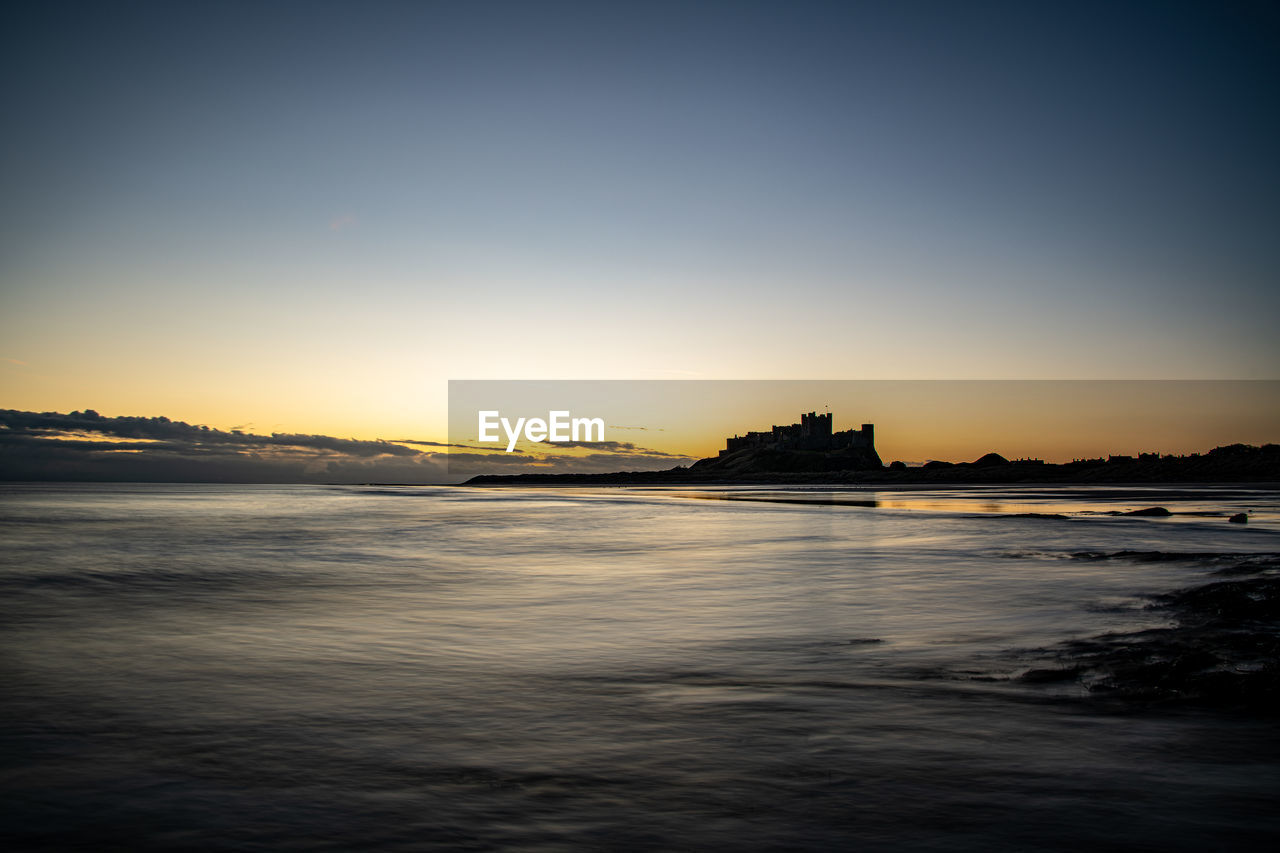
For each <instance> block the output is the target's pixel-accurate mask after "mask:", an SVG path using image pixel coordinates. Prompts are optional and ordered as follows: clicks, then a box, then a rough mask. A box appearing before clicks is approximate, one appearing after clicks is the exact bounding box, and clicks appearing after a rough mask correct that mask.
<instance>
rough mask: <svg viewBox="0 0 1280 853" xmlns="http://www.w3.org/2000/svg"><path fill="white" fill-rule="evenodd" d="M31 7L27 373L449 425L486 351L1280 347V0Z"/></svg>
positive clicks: (257, 405)
mask: <svg viewBox="0 0 1280 853" xmlns="http://www.w3.org/2000/svg"><path fill="white" fill-rule="evenodd" d="M6 15H7V17H6V26H5V28H4V30H3V32H2V33H0V39H2V40H3V44H2V45H0V48H2V49H0V68H2V70H3V73H2V74H0V86H2V87H3V88H2V89H0V92H2V93H3V95H2V97H3V111H4V116H5V126H6V132H5V133H4V134H3V135H2V136H0V186H3V187H4V196H3V198H4V203H3V205H0V406H3V407H6V408H10V409H14V410H26V411H36V412H42V411H57V412H70V411H72V410H84V409H90V408H91V409H94V410H96V411H98V412H100V413H102V414H103V415H104V416H108V417H112V416H147V417H153V416H166V417H170V418H173V419H175V420H179V421H184V422H188V423H191V424H203V425H210V426H212V427H214V428H216V429H220V430H231V429H236V428H239V429H242V430H245V431H248V432H253V433H256V434H264V435H267V434H270V433H273V432H282V433H290V434H294V433H297V434H308V435H312V434H315V435H319V434H323V435H331V436H342V437H348V438H351V439H355V440H359V441H375V440H377V439H391V438H420V439H423V440H433V441H444V440H445V438H446V436H447V433H448V417H447V383H448V380H450V379H571V378H575V379H581V378H594V379H953V378H960V379H976V378H990V379H1004V378H1016V379H1061V378H1083V379H1116V378H1142V379H1207V378H1232V379H1259V378H1267V379H1275V378H1280V371H1278V370H1277V367H1278V366H1280V358H1278V356H1280V343H1277V341H1278V340H1280V338H1278V336H1277V335H1276V334H1275V332H1274V326H1275V318H1276V317H1277V316H1280V311H1278V310H1277V309H1280V288H1277V287H1276V286H1275V283H1276V282H1277V280H1280V240H1276V239H1275V235H1276V234H1277V233H1280V227H1278V226H1280V211H1278V209H1277V204H1278V203H1280V202H1278V200H1280V158H1277V157H1276V156H1275V152H1277V151H1280V110H1277V109H1276V108H1275V106H1276V103H1277V97H1276V96H1277V93H1278V92H1280V13H1277V11H1276V8H1275V6H1274V5H1273V4H1267V3H1261V2H1259V3H1251V2H1221V3H1179V2H1160V3H1141V2H1131V3H1129V2H1126V3H1116V2H1099V3H1091V2H1073V3H1013V2H1010V3H981V2H973V3H947V2H938V3H926V2H897V3H856V2H840V3H818V2H803V0H801V2H787V3H783V2H773V3H747V2H735V3H664V2H645V3H560V2H523V3H502V2H482V3H462V2H455V3H431V2H418V3H389V2H365V3H354V2H306V3H279V2H276V3H272V2H265V3H258V2H255V3H248V2H245V3H238V2H222V3H130V2H118V3H62V2H49V3H28V4H21V5H11V6H10V7H9V8H8V10H7V12H6ZM853 417H855V418H856V416H853ZM748 426H750V425H748ZM909 451H910V448H907V449H906V450H904V452H906V453H908V455H909Z"/></svg>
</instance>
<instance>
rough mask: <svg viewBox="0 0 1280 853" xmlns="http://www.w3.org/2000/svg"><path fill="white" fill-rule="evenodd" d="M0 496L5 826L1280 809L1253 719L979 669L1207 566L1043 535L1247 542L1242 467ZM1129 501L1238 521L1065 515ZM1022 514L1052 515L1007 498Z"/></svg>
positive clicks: (1124, 827)
mask: <svg viewBox="0 0 1280 853" xmlns="http://www.w3.org/2000/svg"><path fill="white" fill-rule="evenodd" d="M0 495H2V500H0V512H2V527H0V542H2V543H3V545H4V549H3V564H2V565H0V596H2V599H3V625H2V627H0V643H2V646H0V652H2V654H3V657H2V658H0V667H2V670H0V678H2V682H0V684H2V687H0V689H2V690H3V704H2V705H0V739H2V740H0V744H2V753H0V758H2V760H3V775H2V777H0V778H2V779H3V788H2V790H0V794H2V795H3V802H4V805H3V807H0V813H2V814H3V819H2V820H3V824H2V825H0V829H2V830H3V833H4V834H5V835H7V836H8V837H9V838H10V840H11V841H12V842H16V844H17V846H19V847H36V846H40V845H48V846H52V847H61V848H75V847H77V846H80V847H83V848H84V849H94V850H104V849H120V850H147V849H172V848H193V847H195V848H207V849H228V850H232V849H234V850H258V849H280V848H284V849H297V850H311V849H363V850H419V849H430V848H441V849H463V850H488V849H498V848H518V849H524V850H564V849H645V850H649V849H651V850H678V849H684V850H691V849H692V850H711V849H738V850H780V849H811V850H832V849H860V850H861V849H865V850H878V849H886V850H887V849H895V850H897V849H918V850H955V849H972V850H990V849H1001V848H1003V849H1027V848H1028V847H1036V848H1041V849H1062V850H1068V849H1071V850H1075V849H1079V848H1081V847H1082V846H1084V845H1091V846H1103V847H1112V848H1126V847H1130V848H1144V849H1164V850H1170V849H1174V850H1201V849H1206V848H1212V849H1232V848H1237V849H1248V848H1251V847H1258V846H1263V845H1264V844H1265V842H1266V840H1267V839H1268V838H1270V839H1271V840H1273V841H1274V840H1275V839H1276V838H1277V837H1280V820H1278V819H1277V817H1276V807H1275V805H1274V804H1275V803H1276V802H1278V801H1280V733H1278V732H1277V730H1276V727H1275V725H1274V721H1269V720H1264V719H1259V718H1257V717H1250V716H1246V715H1241V714H1232V713H1225V712H1212V711H1202V710H1185V709H1184V710H1160V711H1157V710H1139V709H1134V710H1123V709H1116V708H1114V707H1109V706H1104V705H1102V704H1101V703H1099V702H1098V701H1096V700H1092V699H1090V698H1089V697H1088V696H1087V695H1085V694H1084V693H1083V688H1080V687H1079V686H1077V685H1072V684H1067V685H1062V684H1058V685H1047V686H1042V685H1029V684H1025V683H1021V682H1017V681H1011V680H1010V678H1011V677H1014V676H1017V675H1018V674H1020V673H1021V672H1023V671H1025V670H1027V669H1028V668H1030V667H1034V666H1044V665H1046V661H1047V660H1048V659H1049V658H1048V657H1047V655H1046V653H1044V652H1038V651H1036V650H1037V649H1043V648H1044V647H1046V646H1051V645H1052V644H1054V643H1057V642H1060V641H1062V640H1065V639H1069V638H1073V637H1087V636H1092V635H1094V634H1098V633H1101V632H1104V631H1108V630H1128V629H1133V628H1137V627H1143V626H1151V625H1158V624H1161V622H1160V618H1161V617H1160V616H1159V614H1158V613H1153V612H1151V611H1144V610H1143V609H1142V606H1143V604H1144V603H1145V601H1146V599H1144V598H1142V596H1143V595H1144V594H1147V593H1155V592H1161V591H1166V590H1169V589H1172V588H1175V587H1179V586H1185V585H1188V584H1192V583H1196V582H1200V581H1204V580H1208V579H1209V572H1210V571H1211V569H1212V565H1210V564H1206V562H1205V561H1201V560H1174V561H1167V562H1155V563H1152V562H1146V563H1140V562H1129V561H1125V560H1108V561H1105V562H1092V561H1085V560H1078V559H1071V558H1070V557H1069V555H1070V554H1071V553H1072V552H1078V551H1084V550H1093V551H1119V550H1123V549H1138V550H1152V551H1155V550H1160V551H1169V552H1197V551H1199V552H1254V551H1270V552H1274V551H1280V541H1278V539H1280V537H1278V531H1280V514H1278V513H1280V496H1277V494H1276V493H1274V492H1250V491H1247V490H1239V489H1231V490H1225V491H1221V492H1213V493H1211V494H1191V495H1185V494H1184V495H1171V494H1168V493H1164V492H1161V491H1159V490H1153V491H1152V492H1151V493H1150V494H1146V495H1142V496H1141V497H1138V498H1133V497H1124V496H1117V495H1115V494H1114V493H1111V492H1109V491H1107V490H1089V489H1053V490H1044V491H1035V490H1016V491H1009V490H984V489H970V490H966V491H955V492H947V491H937V490H934V491H920V492H904V491H897V492H888V491H879V492H856V493H850V492H846V493H831V492H824V491H822V490H813V489H808V490H797V491H791V492H779V491H777V490H763V491H752V490H725V491H712V492H709V491H707V490H690V491H688V492H680V491H645V490H598V491H588V490H583V491H549V490H548V491H534V490H464V489H457V488H455V489H448V488H425V489H404V488H401V489H396V488H362V487H262V486H256V487H255V486H163V485H162V486H155V485H147V486H118V485H106V486H7V487H4V488H3V491H2V492H0ZM726 497H751V498H755V500H750V501H744V500H725V499H724V498H726ZM796 500H804V501H813V502H803V503H797V502H794V501H796ZM831 500H836V501H839V502H837V503H824V502H823V501H831ZM859 502H863V503H867V502H875V503H877V506H874V507H872V506H865V505H861V506H860V505H857V503H859ZM1152 504H1161V505H1164V506H1168V507H1169V508H1170V509H1175V510H1178V511H1180V512H1187V513H1196V512H1204V513H1208V512H1223V511H1227V512H1235V511H1238V510H1240V509H1250V510H1252V511H1253V512H1254V513H1255V515H1254V517H1253V519H1252V520H1251V523H1250V524H1249V525H1246V526H1240V525H1233V524H1228V523H1227V522H1226V520H1225V516H1221V515H1192V514H1188V515H1176V516H1175V517H1173V518H1169V519H1149V518H1114V517H1109V516H1105V515H1101V514H1098V513H1102V512H1105V511H1107V510H1113V509H1121V510H1128V509H1136V508H1140V507H1143V506H1150V505H1152ZM1026 511H1036V512H1063V513H1068V514H1070V516H1069V517H1068V518H1066V519H1052V518H1017V517H1009V516H1008V515H1007V514H1008V513H1018V512H1026ZM11 846H12V845H11Z"/></svg>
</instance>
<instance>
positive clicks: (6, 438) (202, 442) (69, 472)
mask: <svg viewBox="0 0 1280 853" xmlns="http://www.w3.org/2000/svg"><path fill="white" fill-rule="evenodd" d="M605 444H606V445H608V446H602V447H600V448H599V449H601V450H602V451H608V452H600V453H593V454H588V455H585V456H576V457H572V458H569V457H564V458H559V459H557V458H545V457H540V458H537V459H533V458H530V456H528V455H524V454H503V453H493V454H490V453H474V452H461V453H459V452H457V451H456V450H455V452H453V453H452V454H447V453H445V452H444V451H445V450H447V449H448V448H449V447H450V446H451V445H448V444H444V443H441V442H432V441H420V440H417V439H403V440H399V439H397V440H396V441H359V440H356V439H346V438H335V437H333V436H328V435H302V434H292V433H272V434H271V435H255V434H252V433H245V432H242V431H240V430H230V431H223V430H217V429H211V428H209V427H207V426H194V425H192V424H188V423H183V422H182V421H173V420H170V419H169V418H165V417H104V416H102V415H99V414H98V413H97V412H95V411H93V410H91V409H90V410H86V411H83V412H71V413H69V414H61V413H58V412H42V413H41V412H23V411H16V410H13V409H0V480H7V481H70V482H104V481H115V482H170V483H173V482H177V483H447V482H457V481H458V480H461V479H466V478H467V477H471V476H473V475H475V474H482V473H498V472H502V473H526V472H529V473H590V472H601V471H619V470H626V471H633V470H640V469H645V470H651V469H654V468H669V467H672V466H673V465H676V464H680V463H681V462H683V461H686V460H685V458H684V457H675V456H671V455H668V454H665V453H661V452H658V451H651V450H646V449H645V448H642V447H637V446H636V445H634V444H631V443H629V442H606V443H605ZM465 449H467V450H470V449H471V448H465Z"/></svg>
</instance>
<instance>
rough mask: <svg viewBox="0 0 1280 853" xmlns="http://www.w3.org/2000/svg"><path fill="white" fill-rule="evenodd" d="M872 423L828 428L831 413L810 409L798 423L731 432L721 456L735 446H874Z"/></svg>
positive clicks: (760, 447)
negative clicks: (745, 432) (839, 429)
mask: <svg viewBox="0 0 1280 853" xmlns="http://www.w3.org/2000/svg"><path fill="white" fill-rule="evenodd" d="M875 429H876V428H875V424H863V425H862V429H847V430H843V431H842V432H832V431H831V413H830V412H824V413H823V414H818V413H817V412H810V413H809V414H807V415H801V416H800V423H798V424H791V425H790V426H774V427H773V428H772V429H770V430H769V431H768V432H749V433H747V434H746V435H735V436H734V437H733V438H730V439H727V440H726V441H725V448H724V450H721V451H720V455H721V456H728V455H729V454H731V453H737V452H738V451H739V450H746V449H748V448H752V449H765V448H767V449H770V450H853V449H860V450H874V449H875Z"/></svg>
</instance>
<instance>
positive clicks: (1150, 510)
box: [1124, 506, 1173, 518]
mask: <svg viewBox="0 0 1280 853" xmlns="http://www.w3.org/2000/svg"><path fill="white" fill-rule="evenodd" d="M1124 515H1141V516H1150V517H1151V518H1168V517H1169V516H1171V515H1173V513H1171V512H1169V510H1167V509H1165V508H1164V507H1162V506H1149V507H1147V508H1146V509H1135V510H1131V511H1130V512H1126V513H1124Z"/></svg>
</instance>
